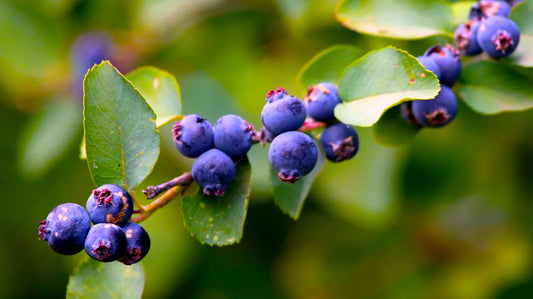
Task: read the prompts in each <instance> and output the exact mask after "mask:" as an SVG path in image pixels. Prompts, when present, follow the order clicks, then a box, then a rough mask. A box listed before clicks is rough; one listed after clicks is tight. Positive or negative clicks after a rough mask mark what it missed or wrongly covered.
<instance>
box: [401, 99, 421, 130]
mask: <svg viewBox="0 0 533 299" xmlns="http://www.w3.org/2000/svg"><path fill="white" fill-rule="evenodd" d="M412 105H413V102H412V101H408V102H403V103H402V105H401V106H400V112H401V114H402V118H403V119H404V120H405V121H406V122H407V123H408V124H410V125H413V126H418V125H419V124H418V122H417V121H416V119H415V116H414V115H413V110H412Z"/></svg>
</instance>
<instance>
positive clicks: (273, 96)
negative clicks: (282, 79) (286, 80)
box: [265, 87, 289, 103]
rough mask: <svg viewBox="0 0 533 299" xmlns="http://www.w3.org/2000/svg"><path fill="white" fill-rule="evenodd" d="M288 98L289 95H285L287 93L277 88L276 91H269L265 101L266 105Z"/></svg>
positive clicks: (281, 88)
mask: <svg viewBox="0 0 533 299" xmlns="http://www.w3.org/2000/svg"><path fill="white" fill-rule="evenodd" d="M288 96H289V95H287V91H286V90H285V89H284V88H283V87H278V88H277V89H273V90H269V91H268V92H267V94H266V98H265V100H266V102H267V103H272V102H275V101H277V100H281V99H283V98H285V97H288Z"/></svg>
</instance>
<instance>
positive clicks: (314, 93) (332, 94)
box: [304, 82, 341, 122]
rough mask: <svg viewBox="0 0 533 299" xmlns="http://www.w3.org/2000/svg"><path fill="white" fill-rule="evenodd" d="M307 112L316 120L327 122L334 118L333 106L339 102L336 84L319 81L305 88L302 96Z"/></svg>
mask: <svg viewBox="0 0 533 299" xmlns="http://www.w3.org/2000/svg"><path fill="white" fill-rule="evenodd" d="M304 101H305V105H306V107H307V114H308V115H309V117H311V118H312V119H314V120H316V121H322V122H328V121H331V120H334V119H335V114H334V113H333V111H334V109H335V106H337V104H339V103H340V102H341V99H340V98H339V95H338V94H337V86H336V85H335V84H332V83H327V82H324V83H319V84H315V85H313V86H311V87H309V88H308V89H307V94H306V95H305V98H304Z"/></svg>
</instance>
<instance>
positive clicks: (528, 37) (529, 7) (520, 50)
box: [509, 1, 533, 67]
mask: <svg viewBox="0 0 533 299" xmlns="http://www.w3.org/2000/svg"><path fill="white" fill-rule="evenodd" d="M532 15H533V1H525V2H523V3H520V4H519V5H518V6H516V7H515V8H513V10H512V11H511V15H510V16H509V17H510V18H511V19H512V20H513V21H515V23H516V25H518V28H520V42H519V43H518V47H517V48H516V50H515V52H514V53H513V54H511V56H509V59H511V60H512V61H513V62H514V63H515V64H518V65H521V66H525V67H533V18H531V16H532Z"/></svg>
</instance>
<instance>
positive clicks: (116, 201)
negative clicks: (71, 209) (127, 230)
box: [86, 184, 133, 225]
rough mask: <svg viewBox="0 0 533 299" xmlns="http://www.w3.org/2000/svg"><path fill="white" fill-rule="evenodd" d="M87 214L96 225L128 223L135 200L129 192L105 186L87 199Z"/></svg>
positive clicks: (95, 190) (112, 185)
mask: <svg viewBox="0 0 533 299" xmlns="http://www.w3.org/2000/svg"><path fill="white" fill-rule="evenodd" d="M86 207H87V212H89V216H90V217H91V220H92V221H93V223H94V224H97V223H115V224H117V225H122V224H124V223H126V222H128V221H129V220H130V218H131V214H132V213H133V200H132V198H131V195H130V194H129V193H128V191H126V190H124V189H123V188H121V187H120V186H118V185H114V184H105V185H102V186H100V187H98V188H97V189H94V190H93V192H92V193H91V195H90V196H89V199H87V205H86Z"/></svg>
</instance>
